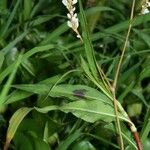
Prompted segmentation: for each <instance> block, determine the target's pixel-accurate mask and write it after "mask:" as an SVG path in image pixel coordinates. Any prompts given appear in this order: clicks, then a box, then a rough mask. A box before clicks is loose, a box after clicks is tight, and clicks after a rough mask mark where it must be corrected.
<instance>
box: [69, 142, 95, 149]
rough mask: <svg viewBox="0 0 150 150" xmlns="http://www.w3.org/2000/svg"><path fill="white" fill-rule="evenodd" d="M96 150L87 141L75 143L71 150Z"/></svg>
mask: <svg viewBox="0 0 150 150" xmlns="http://www.w3.org/2000/svg"><path fill="white" fill-rule="evenodd" d="M80 149H82V150H96V149H95V147H94V146H93V145H92V144H91V143H90V142H89V141H81V142H78V143H75V144H74V146H73V147H72V149H71V150H80Z"/></svg>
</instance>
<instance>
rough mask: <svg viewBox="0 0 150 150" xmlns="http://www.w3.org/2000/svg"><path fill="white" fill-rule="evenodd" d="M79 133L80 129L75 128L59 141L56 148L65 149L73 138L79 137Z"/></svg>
mask: <svg viewBox="0 0 150 150" xmlns="http://www.w3.org/2000/svg"><path fill="white" fill-rule="evenodd" d="M81 135H82V133H81V131H80V130H76V131H75V133H73V134H71V135H69V136H68V137H67V138H66V139H65V140H64V141H63V142H61V143H60V145H59V147H58V150H67V149H68V148H69V146H70V145H71V144H72V143H73V142H74V141H75V140H77V139H78V138H79V137H81Z"/></svg>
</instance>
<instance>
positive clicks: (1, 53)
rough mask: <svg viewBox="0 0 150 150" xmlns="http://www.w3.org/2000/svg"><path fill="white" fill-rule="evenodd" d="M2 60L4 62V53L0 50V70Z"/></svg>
mask: <svg viewBox="0 0 150 150" xmlns="http://www.w3.org/2000/svg"><path fill="white" fill-rule="evenodd" d="M3 62H4V54H3V52H1V51H0V70H1V67H2V65H3Z"/></svg>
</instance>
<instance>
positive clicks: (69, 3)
mask: <svg viewBox="0 0 150 150" xmlns="http://www.w3.org/2000/svg"><path fill="white" fill-rule="evenodd" d="M62 3H63V4H64V5H65V6H66V8H67V9H68V11H69V13H68V14H67V17H68V19H69V20H68V22H67V24H68V26H69V27H70V28H72V29H73V31H74V32H75V33H76V34H77V37H78V38H80V39H81V40H82V38H81V35H80V33H79V31H78V27H79V20H78V17H77V13H75V7H74V5H75V4H76V3H77V0H62Z"/></svg>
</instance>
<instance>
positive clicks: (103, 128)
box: [0, 0, 150, 150]
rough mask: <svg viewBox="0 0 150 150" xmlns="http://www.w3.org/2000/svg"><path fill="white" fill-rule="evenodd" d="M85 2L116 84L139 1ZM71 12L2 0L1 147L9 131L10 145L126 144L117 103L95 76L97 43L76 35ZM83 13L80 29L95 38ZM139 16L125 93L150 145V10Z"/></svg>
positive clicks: (35, 0)
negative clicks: (133, 6) (92, 61)
mask: <svg viewBox="0 0 150 150" xmlns="http://www.w3.org/2000/svg"><path fill="white" fill-rule="evenodd" d="M82 2H83V7H84V10H85V13H86V16H87V22H88V30H89V32H90V39H91V40H92V46H93V48H94V57H95V58H96V61H97V64H98V65H99V66H100V67H101V68H102V70H103V71H104V73H105V74H106V76H107V78H108V80H109V81H110V82H112V81H113V79H114V75H115V71H116V67H117V63H118V60H119V56H120V54H121V50H122V46H123V44H124V41H125V36H126V32H127V28H128V24H129V22H128V20H129V17H130V11H131V3H132V1H130V0H122V1H116V0H111V1H105V0H101V1H98V0H97V1H95V3H92V1H82ZM137 3H138V2H137ZM137 6H138V4H137ZM137 6H136V8H138V7H137ZM80 10H81V8H80ZM77 12H79V7H78V6H77ZM66 13H67V10H66V8H65V7H64V6H63V4H62V2H61V1H55V0H28V1H26V0H12V1H11V2H10V1H7V0H0V49H1V50H0V113H1V114H0V133H1V134H0V145H1V146H0V147H3V145H4V143H5V141H6V132H7V142H9V141H10V140H11V139H12V138H13V139H12V142H11V144H10V145H9V148H10V149H17V150H25V149H28V150H38V149H40V150H48V149H53V150H55V149H58V150H66V149H71V150H79V149H82V150H89V149H90V150H95V149H101V150H105V149H110V148H111V149H119V146H118V141H117V138H116V130H115V124H114V110H113V104H112V101H111V100H110V99H109V98H108V97H107V96H106V95H105V93H104V92H103V91H101V90H99V89H98V88H97V86H95V85H94V84H93V82H91V78H90V76H91V75H90V74H88V73H89V72H88V71H89V70H88V69H89V68H90V66H91V64H89V63H88V57H91V54H90V53H89V52H90V51H88V50H89V48H92V47H90V46H91V45H89V43H90V42H91V41H90V39H89V41H88V40H87V41H85V43H84V44H85V45H83V43H81V42H80V41H79V40H78V39H77V38H76V35H74V33H73V32H72V31H71V30H70V29H69V28H68V27H67V25H66V21H67V17H66ZM82 13H83V12H81V14H80V15H79V16H80V21H81V24H82V29H81V28H80V31H81V32H82V33H83V34H85V36H87V38H88V35H86V32H87V29H85V26H84V20H83V18H82ZM134 15H135V18H134V22H133V27H132V31H131V35H130V39H129V41H128V47H127V50H126V54H125V57H124V61H123V65H122V68H121V74H120V76H119V79H118V85H117V89H118V91H117V98H118V100H119V102H120V103H121V104H122V106H123V107H124V108H125V110H126V111H127V113H128V114H129V116H130V118H131V119H132V120H133V122H134V123H135V125H136V127H137V129H138V131H139V133H140V136H141V139H142V141H143V145H144V149H145V150H148V149H150V142H149V141H150V140H149V138H150V137H149V131H150V119H149V117H150V109H149V103H150V101H149V100H150V83H149V79H150V61H149V60H150V55H149V52H150V28H149V26H150V14H146V15H139V10H138V9H136V11H135V14H134ZM86 28H87V27H86ZM86 59H87V62H86ZM89 59H90V58H89ZM90 69H91V68H90ZM92 69H93V71H94V68H92ZM87 74H88V75H89V76H88V75H87ZM87 76H88V77H87ZM105 90H106V89H105ZM20 108H21V109H20ZM13 114H14V115H13ZM12 115H13V117H12ZM119 117H120V118H121V119H122V120H126V118H124V116H123V115H122V114H121V113H120V114H119ZM9 121H10V122H9ZM8 125H10V126H9V129H8ZM121 128H122V135H123V137H124V140H125V147H126V149H135V143H134V140H133V138H132V135H131V132H130V130H129V129H128V127H127V125H126V123H124V122H121ZM7 129H8V130H7ZM15 132H16V133H15Z"/></svg>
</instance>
